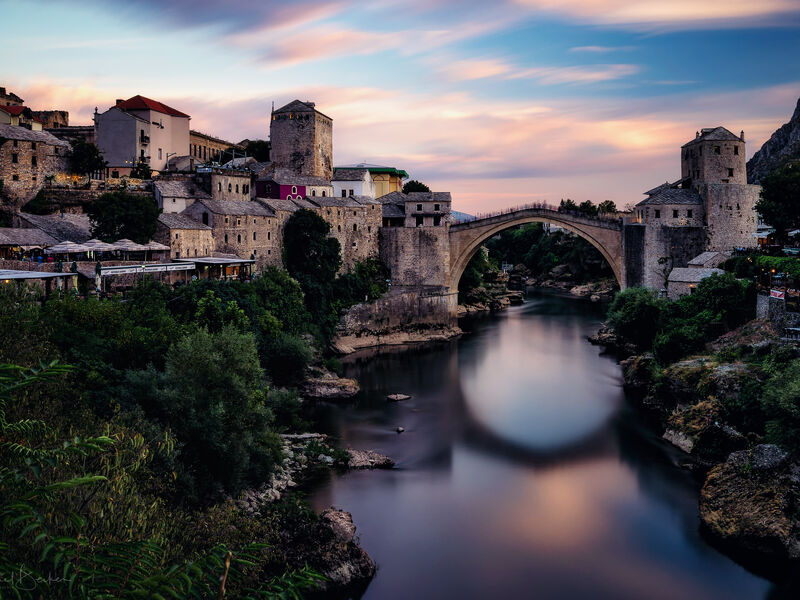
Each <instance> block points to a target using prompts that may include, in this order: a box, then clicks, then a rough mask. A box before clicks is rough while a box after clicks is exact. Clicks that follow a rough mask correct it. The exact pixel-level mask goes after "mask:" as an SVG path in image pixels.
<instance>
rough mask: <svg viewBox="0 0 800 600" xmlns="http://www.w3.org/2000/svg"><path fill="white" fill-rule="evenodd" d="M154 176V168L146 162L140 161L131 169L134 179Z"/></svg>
mask: <svg viewBox="0 0 800 600" xmlns="http://www.w3.org/2000/svg"><path fill="white" fill-rule="evenodd" d="M152 177H153V169H151V168H150V165H148V164H147V163H146V162H138V163H136V165H134V167H133V168H132V169H131V178H132V179H150V178H152Z"/></svg>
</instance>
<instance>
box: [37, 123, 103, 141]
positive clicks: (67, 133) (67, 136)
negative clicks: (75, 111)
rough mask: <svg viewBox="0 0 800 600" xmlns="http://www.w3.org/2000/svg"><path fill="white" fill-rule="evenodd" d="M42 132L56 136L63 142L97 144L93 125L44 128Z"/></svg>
mask: <svg viewBox="0 0 800 600" xmlns="http://www.w3.org/2000/svg"><path fill="white" fill-rule="evenodd" d="M44 130H45V131H46V132H47V133H50V134H52V135H54V136H56V137H57V138H58V139H60V140H64V141H65V142H70V143H71V142H73V141H75V140H83V141H84V142H89V143H90V144H96V143H97V137H96V136H95V130H94V125H66V126H61V127H50V128H48V127H45V128H44Z"/></svg>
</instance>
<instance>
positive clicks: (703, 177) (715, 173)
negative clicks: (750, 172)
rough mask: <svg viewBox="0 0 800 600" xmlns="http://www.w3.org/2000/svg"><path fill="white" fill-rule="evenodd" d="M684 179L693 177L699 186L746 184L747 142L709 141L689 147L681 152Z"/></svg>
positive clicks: (699, 142)
mask: <svg viewBox="0 0 800 600" xmlns="http://www.w3.org/2000/svg"><path fill="white" fill-rule="evenodd" d="M717 148H719V154H717V151H716V149H717ZM737 149H738V154H737V153H736V152H737ZM729 169H730V171H729ZM731 171H732V173H731ZM681 177H691V178H692V179H693V183H696V184H703V183H723V182H724V183H735V184H745V183H747V166H746V159H745V146H744V142H742V141H738V140H737V141H733V140H725V141H715V140H709V141H698V142H697V143H694V144H692V143H690V144H689V145H688V146H687V147H686V148H683V149H682V151H681Z"/></svg>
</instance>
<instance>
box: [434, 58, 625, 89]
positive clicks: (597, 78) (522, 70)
mask: <svg viewBox="0 0 800 600" xmlns="http://www.w3.org/2000/svg"><path fill="white" fill-rule="evenodd" d="M438 62H440V63H441V64H439V66H438V67H437V71H438V72H439V73H440V74H442V75H443V76H445V77H447V78H448V79H449V80H450V81H469V80H474V79H485V78H500V79H507V80H511V79H536V80H538V81H539V82H540V83H542V84H545V85H557V84H588V83H598V82H603V81H613V80H616V79H622V78H624V77H628V76H630V75H635V74H636V73H638V72H639V71H640V68H639V67H638V66H636V65H629V64H612V65H571V66H535V67H520V66H517V65H514V64H512V63H511V62H509V61H506V60H504V59H500V58H472V59H463V60H448V61H441V60H440V61H438Z"/></svg>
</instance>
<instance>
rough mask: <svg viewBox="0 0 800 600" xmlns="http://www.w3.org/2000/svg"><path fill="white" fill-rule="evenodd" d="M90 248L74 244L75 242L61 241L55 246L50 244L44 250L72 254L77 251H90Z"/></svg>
mask: <svg viewBox="0 0 800 600" xmlns="http://www.w3.org/2000/svg"><path fill="white" fill-rule="evenodd" d="M91 251H92V248H89V247H88V246H84V245H83V244H76V243H75V242H61V243H59V244H56V245H55V246H51V247H50V248H48V249H47V250H45V252H47V253H48V254H73V253H78V252H91Z"/></svg>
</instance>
